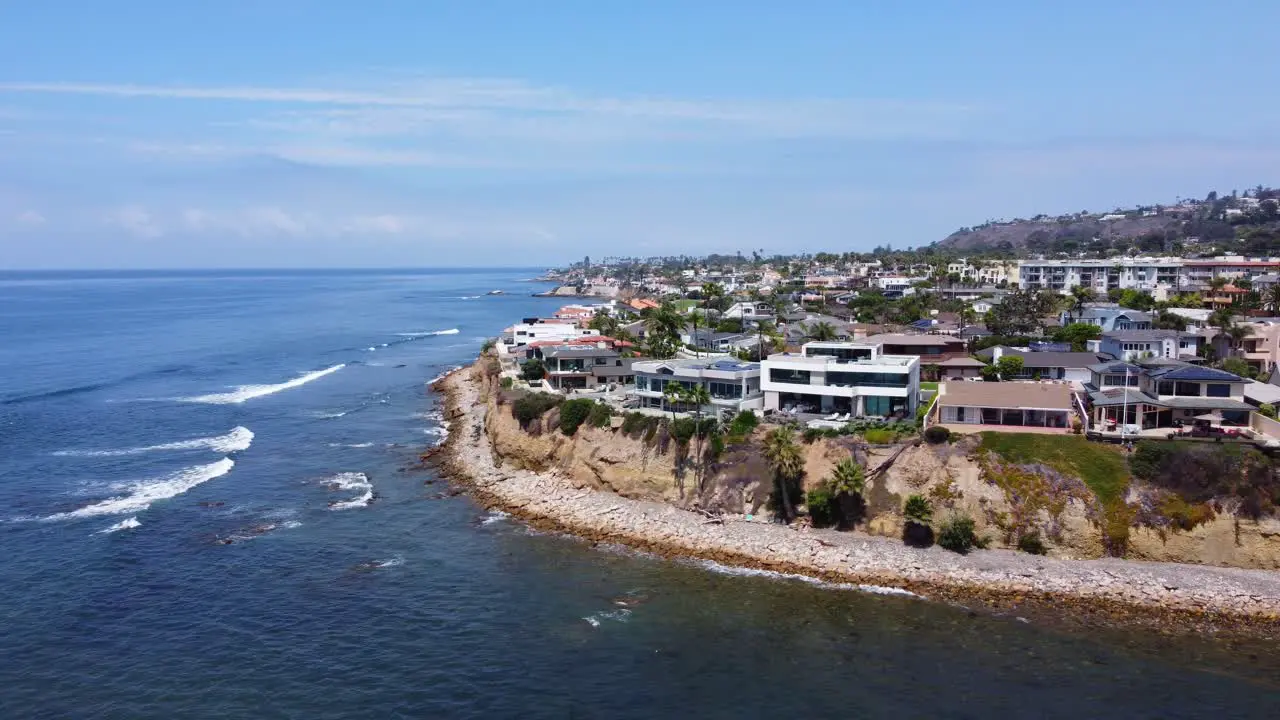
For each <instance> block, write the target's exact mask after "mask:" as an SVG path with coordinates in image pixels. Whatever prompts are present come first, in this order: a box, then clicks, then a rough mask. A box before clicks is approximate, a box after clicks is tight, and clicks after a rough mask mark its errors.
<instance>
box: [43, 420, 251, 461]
mask: <svg viewBox="0 0 1280 720" xmlns="http://www.w3.org/2000/svg"><path fill="white" fill-rule="evenodd" d="M252 444H253V431H252V430H250V429H249V428H247V427H241V426H237V427H234V428H232V429H231V431H230V432H228V433H227V434H226V435H218V436H216V437H206V438H196V439H194V440H179V441H178V442H171V443H162V444H160V445H147V446H145V447H136V448H125V449H123V450H59V451H58V452H55V453H54V455H57V456H60V457H122V456H125V455H142V454H143V453H149V452H162V451H167V450H204V449H208V450H213V451H214V452H219V453H232V452H239V451H241V450H248V449H249V446H250V445H252Z"/></svg>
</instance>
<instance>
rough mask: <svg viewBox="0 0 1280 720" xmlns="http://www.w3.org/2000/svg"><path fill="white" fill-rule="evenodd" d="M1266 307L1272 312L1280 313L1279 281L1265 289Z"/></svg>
mask: <svg viewBox="0 0 1280 720" xmlns="http://www.w3.org/2000/svg"><path fill="white" fill-rule="evenodd" d="M1266 298H1267V309H1268V310H1270V311H1271V312H1273V313H1280V283H1276V284H1275V285H1272V286H1271V287H1270V288H1268V289H1267V294H1266Z"/></svg>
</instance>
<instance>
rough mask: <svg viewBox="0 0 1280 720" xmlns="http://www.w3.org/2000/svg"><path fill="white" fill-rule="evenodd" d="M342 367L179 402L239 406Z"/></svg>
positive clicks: (301, 384)
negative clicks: (271, 383)
mask: <svg viewBox="0 0 1280 720" xmlns="http://www.w3.org/2000/svg"><path fill="white" fill-rule="evenodd" d="M344 367H346V365H345V364H342V365H334V366H332V367H327V368H325V369H323V370H316V371H315V372H309V373H306V374H305V375H299V376H298V377H296V378H294V379H292V380H289V381H287V382H282V383H276V384H275V385H241V386H239V387H237V388H236V389H235V390H232V391H231V392H225V393H213V394H211V395H198V396H196V397H187V398H179V400H181V401H182V402H193V403H206V404H210V405H239V404H240V403H242V402H246V401H248V400H253V399H254V398H260V397H264V396H266V395H274V394H275V393H278V392H283V391H285V390H292V389H293V388H296V387H301V386H303V385H306V384H307V383H309V382H311V381H313V380H319V379H320V378H322V377H324V376H325V375H331V374H333V373H336V372H338V371H339V370H341V369H342V368H344Z"/></svg>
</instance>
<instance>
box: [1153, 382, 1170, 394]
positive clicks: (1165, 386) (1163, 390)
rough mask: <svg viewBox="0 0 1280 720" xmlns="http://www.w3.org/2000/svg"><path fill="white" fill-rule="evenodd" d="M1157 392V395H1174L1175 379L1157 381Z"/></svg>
mask: <svg viewBox="0 0 1280 720" xmlns="http://www.w3.org/2000/svg"><path fill="white" fill-rule="evenodd" d="M1156 394H1157V395H1172V394H1173V381H1172V380H1161V381H1160V382H1158V383H1156Z"/></svg>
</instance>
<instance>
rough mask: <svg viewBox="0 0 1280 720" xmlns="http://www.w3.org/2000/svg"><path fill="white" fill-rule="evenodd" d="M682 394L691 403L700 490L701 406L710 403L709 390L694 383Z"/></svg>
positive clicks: (699, 487) (701, 463) (701, 467)
mask: <svg viewBox="0 0 1280 720" xmlns="http://www.w3.org/2000/svg"><path fill="white" fill-rule="evenodd" d="M683 395H684V401H685V402H686V403H688V404H690V405H693V415H694V418H695V420H694V423H695V424H694V426H693V428H694V429H693V436H694V437H695V438H696V439H697V451H696V454H697V458H698V461H697V462H698V464H697V466H695V470H696V472H697V474H698V490H699V491H701V490H702V480H703V472H702V470H703V462H702V438H703V434H704V433H703V432H702V408H703V406H705V405H710V404H711V392H710V391H709V390H707V386H706V385H703V384H701V383H699V384H697V385H694V386H693V387H691V388H688V389H686V390H685V391H684V393H683Z"/></svg>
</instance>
